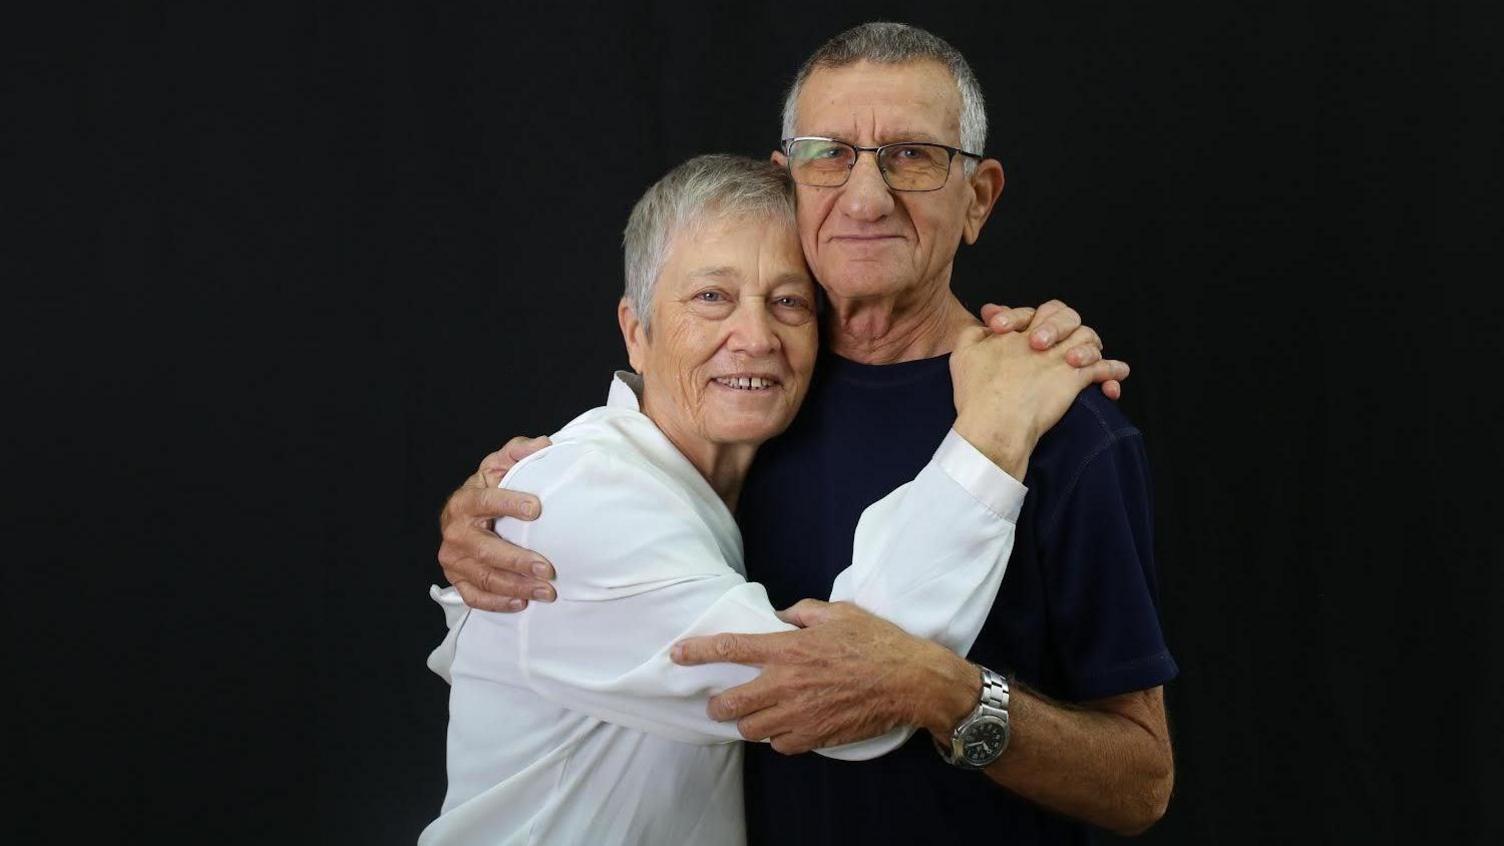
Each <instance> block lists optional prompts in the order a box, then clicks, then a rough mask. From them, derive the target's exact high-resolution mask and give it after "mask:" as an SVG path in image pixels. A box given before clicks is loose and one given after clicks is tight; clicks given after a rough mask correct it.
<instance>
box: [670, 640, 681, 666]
mask: <svg viewBox="0 0 1504 846" xmlns="http://www.w3.org/2000/svg"><path fill="white" fill-rule="evenodd" d="M668 657H669V658H671V659H672V660H673V661H674V663H676V664H677V663H678V662H680V661H682V660H684V644H682V643H676V644H674V645H673V646H672V647H670V648H669V650H668Z"/></svg>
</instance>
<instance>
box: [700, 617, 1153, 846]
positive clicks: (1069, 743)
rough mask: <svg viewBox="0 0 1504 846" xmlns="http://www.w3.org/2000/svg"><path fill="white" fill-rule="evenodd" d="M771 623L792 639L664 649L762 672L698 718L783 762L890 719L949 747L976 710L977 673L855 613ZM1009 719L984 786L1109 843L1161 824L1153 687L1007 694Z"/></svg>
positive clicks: (736, 637) (726, 639)
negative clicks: (1107, 837)
mask: <svg viewBox="0 0 1504 846" xmlns="http://www.w3.org/2000/svg"><path fill="white" fill-rule="evenodd" d="M780 616H781V617H783V619H785V620H787V621H789V622H792V623H794V624H795V625H799V626H802V627H804V628H803V630H801V631H796V632H785V633H781V634H773V635H760V636H759V635H742V634H720V635H715V636H714V637H709V638H698V639H695V640H687V641H684V642H682V643H680V644H676V645H675V647H674V651H673V658H674V660H675V661H676V662H678V663H681V664H689V665H694V664H699V663H708V662H734V663H740V664H750V665H754V666H759V667H762V668H763V673H762V675H760V676H758V677H757V679H756V680H754V681H752V682H749V683H748V684H744V685H742V686H740V687H736V688H732V689H731V690H728V691H726V692H724V693H722V694H721V695H719V696H716V697H714V698H712V699H711V700H710V707H709V713H710V715H711V716H712V717H715V718H716V719H720V720H727V721H730V720H736V721H737V728H738V730H739V731H740V732H741V734H742V736H743V737H747V738H759V739H760V738H772V744H773V748H774V749H776V750H777V751H779V752H782V753H784V754H788V755H793V754H798V753H802V752H808V751H810V750H812V749H815V748H818V747H823V746H828V745H832V744H843V743H849V742H852V741H855V740H859V739H861V738H863V737H867V736H869V735H870V734H872V733H874V731H875V730H878V729H881V728H884V727H886V726H889V725H892V724H895V723H898V724H907V725H914V726H919V727H922V728H926V729H928V730H929V731H930V732H931V733H932V734H934V735H935V736H936V737H940V738H943V739H946V740H948V739H949V737H950V733H951V730H952V729H953V728H954V727H955V726H956V725H957V724H958V723H960V722H961V720H962V719H963V718H964V717H965V716H966V715H967V714H969V713H971V710H972V708H973V707H974V706H975V705H976V703H977V698H978V696H979V694H980V692H981V674H980V672H979V671H978V670H977V668H976V666H975V665H973V664H971V663H970V662H968V661H967V660H966V659H964V658H962V657H960V656H958V655H956V654H955V653H954V652H951V651H950V650H948V649H945V648H944V647H941V646H939V645H938V644H935V643H931V642H929V641H926V640H923V639H922V638H916V637H913V636H911V635H908V634H906V633H905V632H903V631H902V630H900V629H898V628H897V627H896V626H894V625H892V624H891V623H888V622H887V621H885V620H883V619H881V618H879V617H876V616H874V615H871V614H868V613H867V612H865V611H863V610H861V609H860V608H857V607H856V606H854V605H851V604H848V603H824V602H819V601H818V600H808V599H807V600H804V601H802V602H800V603H799V604H798V605H795V606H794V607H792V608H790V609H789V610H788V611H786V612H783V613H782V614H780ZM1008 711H1009V717H1010V723H1011V727H1012V739H1011V740H1010V741H1009V744H1008V749H1007V751H1005V752H1004V753H1003V755H1002V757H1000V758H998V760H997V761H995V762H994V763H993V764H992V765H991V766H990V767H988V768H987V769H986V770H985V772H986V774H987V777H988V778H990V779H992V780H993V781H994V782H996V783H997V784H999V785H1001V786H1003V787H1005V788H1007V789H1008V790H1011V791H1012V792H1014V793H1016V794H1018V795H1019V796H1022V797H1023V798H1025V799H1028V800H1029V801H1032V802H1036V803H1038V804H1040V805H1043V806H1044V807H1046V808H1049V809H1051V810H1053V811H1056V812H1058V813H1061V814H1065V815H1067V816H1070V817H1074V818H1076V819H1080V820H1084V821H1086V822H1089V823H1091V824H1093V825H1096V826H1100V827H1102V828H1105V829H1108V830H1111V831H1114V832H1117V833H1119V834H1136V833H1138V832H1141V831H1143V830H1144V829H1146V828H1148V827H1149V826H1150V825H1152V824H1153V823H1154V822H1155V821H1156V820H1158V819H1159V818H1160V817H1161V816H1163V814H1164V811H1165V807H1166V805H1167V804H1168V803H1169V798H1170V791H1171V788H1172V787H1173V785H1174V760H1173V757H1172V755H1171V751H1170V738H1169V730H1168V728H1167V725H1166V718H1165V708H1164V696H1163V692H1162V688H1159V687H1155V688H1152V689H1150V690H1144V691H1136V692H1133V693H1126V694H1123V695H1121V696H1113V697H1108V698H1106V699H1099V700H1094V701H1090V702H1084V703H1080V704H1066V703H1060V702H1056V701H1054V700H1051V699H1048V698H1045V697H1044V696H1042V695H1040V694H1038V693H1035V692H1033V691H1031V690H1028V689H1027V688H1024V687H1023V686H1022V685H1015V689H1014V692H1013V694H1012V695H1010V696H1009V701H1008ZM936 764H937V765H941V764H940V763H939V760H938V758H937V759H936ZM941 766H943V765H941Z"/></svg>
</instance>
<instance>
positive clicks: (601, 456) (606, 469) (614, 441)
mask: <svg viewBox="0 0 1504 846" xmlns="http://www.w3.org/2000/svg"><path fill="white" fill-rule="evenodd" d="M643 426H647V427H649V428H651V427H652V423H651V422H650V421H648V419H647V418H646V417H643V416H642V415H641V414H639V413H637V412H632V411H628V410H625V409H619V408H610V407H606V406H602V407H600V408H592V409H591V410H589V411H587V412H585V413H584V414H581V415H580V416H579V417H576V418H575V419H574V420H572V421H570V422H569V423H568V424H567V425H565V426H564V428H562V429H560V430H559V431H557V432H555V433H553V434H552V435H550V436H549V440H550V441H551V442H552V443H551V444H550V445H549V446H547V447H544V448H543V449H541V450H538V451H537V452H535V453H533V454H532V455H529V456H528V457H527V458H524V459H523V460H521V461H519V462H517V464H516V465H515V466H514V467H513V468H512V469H511V471H510V472H508V473H507V475H506V476H505V477H504V478H503V479H502V481H501V486H502V487H506V488H514V487H515V488H519V489H526V490H529V491H531V492H534V493H537V492H538V491H536V490H534V488H537V487H539V486H542V487H544V488H555V487H558V486H559V485H561V484H563V483H565V482H567V481H568V480H570V479H573V478H576V477H578V476H581V475H588V476H590V477H591V478H592V479H593V480H595V481H607V480H609V479H610V478H612V477H618V476H620V477H626V478H631V477H634V476H635V475H636V474H633V473H631V472H630V470H632V469H633V468H634V466H635V467H637V468H639V469H640V468H641V467H642V466H644V465H650V464H651V463H652V460H651V456H650V455H648V454H647V453H646V452H645V451H644V450H643V449H642V446H641V440H642V439H641V435H642V433H641V432H640V431H639V430H641V428H642V427H643ZM528 486H532V487H528Z"/></svg>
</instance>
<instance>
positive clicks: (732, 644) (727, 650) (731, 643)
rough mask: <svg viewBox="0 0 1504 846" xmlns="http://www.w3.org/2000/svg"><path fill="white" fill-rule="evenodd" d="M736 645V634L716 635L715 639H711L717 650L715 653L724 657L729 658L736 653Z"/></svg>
mask: <svg viewBox="0 0 1504 846" xmlns="http://www.w3.org/2000/svg"><path fill="white" fill-rule="evenodd" d="M736 645H737V638H736V635H730V634H722V635H716V637H715V640H713V641H711V646H712V647H713V649H714V650H715V654H716V655H718V656H720V657H722V658H729V657H730V656H732V655H734V654H735V653H736Z"/></svg>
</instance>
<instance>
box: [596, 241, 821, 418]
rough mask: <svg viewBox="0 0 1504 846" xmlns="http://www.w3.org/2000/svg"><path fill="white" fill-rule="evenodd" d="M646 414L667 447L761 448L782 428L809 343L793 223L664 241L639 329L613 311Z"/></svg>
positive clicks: (813, 332)
mask: <svg viewBox="0 0 1504 846" xmlns="http://www.w3.org/2000/svg"><path fill="white" fill-rule="evenodd" d="M621 309H622V314H621V318H622V321H621V322H622V333H623V335H624V336H625V337H626V341H627V351H628V354H629V356H630V358H631V361H632V367H633V368H634V369H636V370H637V372H639V373H641V374H642V377H643V383H644V389H643V390H644V396H645V401H646V403H647V406H648V408H647V410H648V411H649V412H650V414H651V415H652V417H653V420H654V422H655V423H657V424H658V426H659V428H662V429H664V431H666V432H669V434H670V435H671V436H673V437H675V439H676V441H677V440H678V439H679V438H683V437H692V438H698V439H700V440H702V441H705V442H707V443H712V444H732V443H742V444H753V445H756V444H761V443H762V442H763V441H766V440H767V439H768V438H771V437H773V436H774V435H776V434H778V433H779V432H782V431H783V430H784V429H785V428H787V426H788V425H789V423H790V422H791V421H792V420H793V419H794V413H795V412H796V411H798V409H799V404H800V403H801V402H802V401H803V400H804V394H805V391H806V390H807V389H808V388H809V378H810V373H811V371H812V370H813V369H814V365H815V353H816V349H817V347H818V345H819V335H818V326H817V323H816V320H815V283H814V280H813V279H812V278H811V277H810V273H809V268H808V267H807V266H806V265H805V263H804V253H803V252H802V251H801V250H800V247H799V235H798V232H797V231H796V230H795V228H794V226H793V224H792V223H791V222H788V221H784V220H777V219H773V218H758V217H753V218H745V217H740V218H721V217H717V216H712V217H710V218H709V219H707V220H705V221H702V222H700V223H699V225H697V226H691V227H687V228H685V229H683V230H681V231H679V232H677V233H676V234H675V235H674V238H673V240H672V242H671V243H670V244H669V250H668V256H667V258H666V261H665V262H664V265H663V271H662V273H661V274H660V275H659V277H658V283H657V288H656V290H655V291H654V294H653V318H652V321H651V324H650V325H651V329H650V330H648V331H644V330H643V328H642V324H641V323H639V322H638V321H637V320H636V317H635V315H632V313H631V309H630V307H628V306H627V305H626V304H625V302H624V303H623V304H622V307H621Z"/></svg>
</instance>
